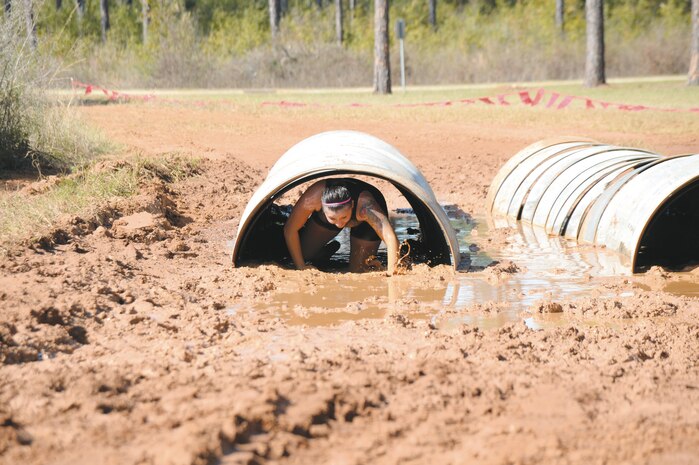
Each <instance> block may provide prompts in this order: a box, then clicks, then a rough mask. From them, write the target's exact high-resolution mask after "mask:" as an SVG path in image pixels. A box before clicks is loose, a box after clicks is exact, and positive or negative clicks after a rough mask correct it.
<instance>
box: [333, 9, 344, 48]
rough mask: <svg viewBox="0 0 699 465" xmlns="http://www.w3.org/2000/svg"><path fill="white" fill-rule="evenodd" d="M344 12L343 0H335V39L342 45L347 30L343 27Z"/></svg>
mask: <svg viewBox="0 0 699 465" xmlns="http://www.w3.org/2000/svg"><path fill="white" fill-rule="evenodd" d="M343 16H344V12H343V11H342V0H335V39H336V40H337V45H339V46H342V41H343V40H344V38H345V31H344V29H343V28H342V19H343Z"/></svg>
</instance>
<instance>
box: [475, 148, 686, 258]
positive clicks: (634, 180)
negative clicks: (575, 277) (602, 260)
mask: <svg viewBox="0 0 699 465" xmlns="http://www.w3.org/2000/svg"><path fill="white" fill-rule="evenodd" d="M487 208H488V209H489V211H490V212H491V214H492V215H493V216H494V217H507V218H509V219H512V220H518V221H522V222H524V223H529V224H531V225H532V226H535V227H540V228H543V229H544V230H545V231H546V233H548V234H549V235H554V236H555V235H558V236H563V237H566V238H570V239H576V240H578V241H580V242H583V243H590V244H597V245H600V246H605V247H607V248H609V249H611V250H614V251H616V252H618V253H620V254H621V255H622V256H623V257H625V259H626V261H627V262H628V266H629V267H630V268H631V270H632V271H633V272H641V271H644V270H647V269H648V268H650V267H651V266H653V265H661V266H664V267H667V268H670V269H683V268H685V267H687V266H692V265H696V264H699V155H683V156H676V157H664V156H662V155H659V154H657V153H652V152H648V151H645V150H640V149H633V148H626V147H617V146H612V145H605V144H601V143H599V142H595V141H591V140H585V139H570V138H566V139H564V138H559V139H548V140H543V141H540V142H537V143H535V144H532V145H530V146H529V147H527V148H525V149H523V150H522V151H520V152H519V153H517V154H516V155H515V156H514V157H512V158H511V159H510V160H509V161H508V162H507V163H506V164H505V165H504V166H503V167H502V168H501V170H500V171H499V172H498V174H497V175H496V176H495V178H494V180H493V182H492V184H491V185H490V189H489V191H488V196H487Z"/></svg>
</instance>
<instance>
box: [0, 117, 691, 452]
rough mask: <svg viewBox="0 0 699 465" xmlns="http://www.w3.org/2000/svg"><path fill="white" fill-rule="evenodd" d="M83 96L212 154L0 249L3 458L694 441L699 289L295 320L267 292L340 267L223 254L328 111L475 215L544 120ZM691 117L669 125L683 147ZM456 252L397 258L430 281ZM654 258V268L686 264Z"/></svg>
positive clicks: (117, 125)
mask: <svg viewBox="0 0 699 465" xmlns="http://www.w3.org/2000/svg"><path fill="white" fill-rule="evenodd" d="M83 112H84V113H85V114H86V115H87V116H88V117H89V118H90V120H91V121H93V122H94V123H95V124H97V125H98V126H100V127H102V128H103V129H104V130H105V132H107V134H108V135H109V136H111V137H113V138H114V139H115V140H117V141H120V142H121V143H124V144H127V145H128V146H131V147H134V148H135V149H137V150H141V151H143V152H145V153H162V152H168V151H176V152H182V153H187V154H188V153H191V154H193V155H197V156H203V157H204V158H205V160H204V162H203V164H202V171H201V173H200V175H198V176H195V177H193V178H190V179H188V180H186V181H184V182H182V183H179V184H175V185H169V184H165V183H157V182H154V183H152V185H149V186H147V188H146V189H144V193H143V194H142V195H140V196H139V197H138V198H135V199H132V200H130V201H128V202H122V203H119V204H118V205H115V206H113V207H114V209H113V211H112V213H111V216H112V218H113V220H114V221H111V220H110V219H109V218H107V219H106V220H105V224H106V227H101V228H97V229H94V226H95V225H90V224H88V223H89V222H86V221H87V220H89V219H73V220H72V222H67V223H66V224H65V225H64V227H63V230H64V234H63V236H65V238H67V240H62V241H59V242H65V244H59V245H58V246H57V247H56V248H55V249H53V250H50V251H46V250H42V249H36V250H31V249H30V250H19V251H17V254H16V255H13V256H10V257H4V258H2V259H1V261H0V304H1V305H2V309H3V311H2V314H1V315H0V357H1V358H0V360H2V362H4V364H3V365H1V366H0V373H1V376H0V463H7V464H16V463H37V464H39V463H51V464H68V463H70V464H76V463H77V464H82V463H85V464H94V463H103V464H217V463H218V464H232V463H247V464H250V463H299V464H302V463H304V464H305V463H338V464H339V463H342V464H345V463H347V464H350V463H380V464H392V463H484V464H515V463H516V464H528V463H531V464H535V463H536V464H541V463H551V464H554V463H555V464H559V463H574V464H594V463H600V464H602V463H606V464H627V463H628V464H631V463H633V464H638V463H648V464H665V463H667V464H685V463H686V464H690V463H697V462H698V461H699V428H698V427H697V425H699V358H698V356H697V354H699V321H697V314H698V313H697V311H699V304H698V303H697V301H696V300H692V299H687V298H679V297H674V296H671V295H667V294H663V293H660V292H654V291H641V290H639V289H635V293H634V296H632V297H624V298H622V297H617V298H613V299H601V298H596V299H594V298H591V299H588V300H584V301H578V302H559V304H560V306H561V307H560V308H561V309H562V310H563V311H564V313H565V314H566V315H568V316H569V317H568V319H567V320H566V324H565V325H563V326H559V327H554V328H548V329H544V330H541V331H533V330H530V329H528V328H527V327H526V326H525V325H524V324H523V323H515V324H508V325H505V326H504V327H502V328H499V329H493V330H479V329H477V328H474V327H472V326H468V325H463V326H459V327H457V328H452V329H450V330H437V329H435V328H434V327H432V326H431V325H430V324H429V323H428V322H427V321H422V320H420V321H418V320H413V319H411V318H410V317H407V316H406V315H405V314H402V313H401V312H400V311H396V310H394V311H391V310H389V311H387V312H386V315H385V316H384V317H383V318H381V319H376V320H362V321H359V322H350V323H344V324H341V325H337V326H333V327H295V326H288V325H287V324H286V323H285V322H284V321H281V320H279V319H278V318H275V314H276V309H274V308H267V309H262V310H259V309H258V310H256V311H249V310H250V308H251V305H252V303H253V302H264V301H265V300H268V299H270V297H271V296H273V295H274V293H275V292H279V291H281V290H282V289H283V288H284V286H285V283H286V282H288V281H294V282H299V281H301V282H303V283H304V286H306V287H305V289H306V290H307V292H309V293H310V292H313V289H314V286H316V285H318V283H322V282H328V280H333V279H335V278H333V277H332V276H328V275H324V274H322V273H319V272H307V273H298V272H294V271H289V270H283V269H280V268H278V267H276V266H263V267H257V268H241V269H232V268H231V267H230V266H229V264H228V261H227V256H226V253H225V247H224V246H225V241H226V240H228V239H230V238H231V237H232V235H233V233H234V231H235V228H236V226H237V221H238V218H239V216H240V213H241V211H242V209H243V207H244V206H245V203H246V202H247V199H248V197H249V195H250V194H251V192H252V190H253V189H254V188H255V187H256V185H257V184H259V182H261V180H262V178H263V176H264V173H265V172H266V169H267V168H268V167H269V166H270V165H271V164H272V163H273V162H274V160H276V158H277V157H278V156H279V154H281V153H283V151H284V150H286V149H287V148H288V147H289V146H291V145H292V144H293V143H295V142H297V141H298V140H300V139H302V138H303V137H306V136H308V135H311V134H314V133H316V132H319V131H321V130H325V129H338V128H348V129H358V130H365V131H369V132H371V133H373V134H375V135H377V136H379V137H383V138H385V139H386V140H387V141H389V142H391V143H392V144H394V145H396V146H397V147H398V148H399V149H401V150H402V151H404V153H406V154H408V155H409V156H410V158H411V159H413V160H414V161H415V162H416V164H417V165H418V166H419V167H420V168H421V169H422V170H423V171H424V173H425V174H426V176H427V178H428V180H429V181H430V182H431V183H432V184H433V186H435V190H436V191H437V195H438V197H439V198H440V199H441V200H444V201H449V202H453V203H456V204H458V205H459V206H461V207H462V208H463V209H464V210H465V211H468V212H470V213H474V214H476V215H479V214H482V213H483V212H482V200H483V199H484V197H485V189H486V187H487V185H488V183H489V182H490V179H492V176H493V175H494V174H495V172H496V171H497V169H498V168H499V166H500V165H501V164H502V163H503V162H504V161H505V160H506V159H508V158H509V157H510V156H511V155H512V154H514V153H515V152H516V151H517V150H519V149H520V148H522V147H524V146H525V145H527V144H529V143H531V142H532V141H534V140H537V139H539V138H542V137H545V136H548V135H552V134H550V132H551V131H550V130H548V129H542V128H537V127H533V128H532V129H528V130H525V129H522V128H519V129H518V128H515V129H512V130H508V128H504V127H499V126H498V125H497V124H493V125H487V126H478V125H476V124H474V123H472V122H470V123H466V122H465V123H454V122H450V123H444V122H442V123H436V122H435V123H425V122H420V121H409V120H406V121H399V120H390V121H377V120H370V119H364V120H353V119H351V118H349V117H343V118H313V116H312V115H309V114H305V113H301V114H295V116H294V117H293V118H288V117H284V115H282V114H280V113H271V114H264V113H261V114H242V113H237V112H231V111H224V110H220V111H217V110H199V109H196V110H194V109H185V108H174V109H173V108H159V107H149V106H144V107H140V106H127V105H124V106H114V107H90V108H84V109H83ZM192 121H195V122H196V124H195V123H192ZM585 135H588V136H594V137H597V138H599V139H601V140H605V139H604V138H605V136H607V137H612V138H614V140H619V139H623V137H621V136H619V135H618V134H616V135H614V134H605V133H599V134H592V135H590V134H585ZM624 137H628V138H629V139H632V138H634V137H636V138H637V137H638V134H629V135H627V136H624ZM692 137H693V136H691V135H687V137H686V139H684V140H682V138H679V139H675V140H673V141H672V142H671V143H668V144H667V147H668V149H671V148H672V149H676V150H677V151H678V152H679V151H682V149H683V148H684V149H685V150H689V149H690V148H691V144H692ZM651 143H652V144H655V146H658V145H660V144H661V141H658V140H655V141H653V140H651V141H649V144H651ZM459 157H461V158H459ZM107 216H109V215H107ZM120 217H122V218H121V219H119V218H120ZM124 218H125V219H124ZM57 237H60V235H59V236H57ZM449 273H451V272H450V271H449V270H446V269H438V270H434V271H432V272H430V273H426V272H416V273H415V274H414V275H412V276H407V277H406V276H404V277H399V278H396V279H409V280H417V281H420V282H422V283H423V284H424V285H426V286H429V285H430V283H431V281H430V280H434V279H439V278H440V275H441V276H446V277H447V279H448V276H449ZM350 279H351V278H350ZM377 279H383V280H386V279H387V278H384V277H381V276H379V275H377ZM643 279H644V280H645V281H644V282H645V283H646V285H647V287H648V288H650V289H653V288H655V287H654V283H655V281H658V280H659V281H663V280H665V279H668V278H667V277H663V276H650V277H645V278H643ZM602 284H603V283H602V282H600V285H602ZM604 284H605V285H608V286H610V285H611V286H616V288H617V289H618V290H619V292H620V293H621V292H622V291H628V290H630V289H634V288H633V286H632V283H629V282H625V281H624V280H622V279H617V280H613V282H612V283H611V284H610V283H609V282H605V283H604ZM503 286H506V281H505V282H504V284H503ZM416 305H419V302H418V303H417V304H416ZM546 308H550V307H546V306H544V308H543V309H544V310H546ZM472 310H473V311H474V312H475V311H482V308H475V307H474V308H473V309H472ZM535 310H536V309H535ZM466 311H468V309H467V310H466ZM590 319H592V320H593V324H591V323H590ZM38 358H40V359H41V361H37V359H38Z"/></svg>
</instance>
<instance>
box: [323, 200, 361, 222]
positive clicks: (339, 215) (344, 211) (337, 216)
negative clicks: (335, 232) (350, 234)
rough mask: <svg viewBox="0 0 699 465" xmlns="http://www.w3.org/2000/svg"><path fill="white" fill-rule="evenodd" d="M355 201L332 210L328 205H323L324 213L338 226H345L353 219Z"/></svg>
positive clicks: (329, 220)
mask: <svg viewBox="0 0 699 465" xmlns="http://www.w3.org/2000/svg"><path fill="white" fill-rule="evenodd" d="M353 205H354V203H353V202H352V203H349V204H348V205H347V206H346V207H343V208H341V209H339V210H337V209H335V210H331V209H330V208H328V207H323V213H324V214H325V218H326V219H327V220H328V222H329V223H330V224H332V225H334V226H336V227H338V228H344V227H345V225H346V224H347V223H349V220H350V219H352V206H353Z"/></svg>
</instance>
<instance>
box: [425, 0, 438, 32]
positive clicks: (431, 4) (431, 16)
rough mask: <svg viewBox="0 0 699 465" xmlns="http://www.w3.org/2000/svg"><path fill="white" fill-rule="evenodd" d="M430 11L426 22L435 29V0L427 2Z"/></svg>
mask: <svg viewBox="0 0 699 465" xmlns="http://www.w3.org/2000/svg"><path fill="white" fill-rule="evenodd" d="M427 4H428V7H429V10H430V13H429V18H428V21H429V23H430V26H432V29H437V0H427Z"/></svg>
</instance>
